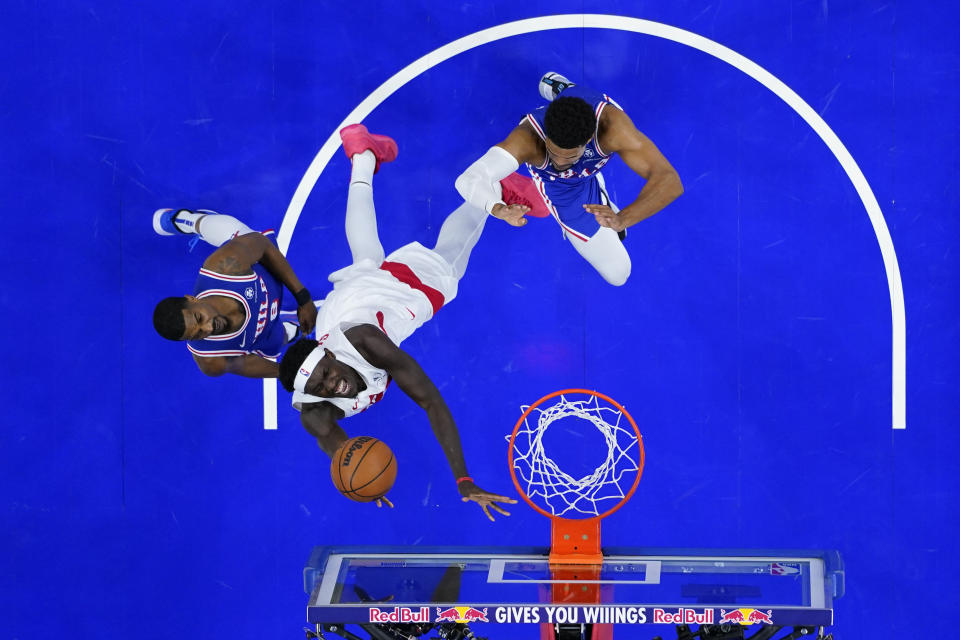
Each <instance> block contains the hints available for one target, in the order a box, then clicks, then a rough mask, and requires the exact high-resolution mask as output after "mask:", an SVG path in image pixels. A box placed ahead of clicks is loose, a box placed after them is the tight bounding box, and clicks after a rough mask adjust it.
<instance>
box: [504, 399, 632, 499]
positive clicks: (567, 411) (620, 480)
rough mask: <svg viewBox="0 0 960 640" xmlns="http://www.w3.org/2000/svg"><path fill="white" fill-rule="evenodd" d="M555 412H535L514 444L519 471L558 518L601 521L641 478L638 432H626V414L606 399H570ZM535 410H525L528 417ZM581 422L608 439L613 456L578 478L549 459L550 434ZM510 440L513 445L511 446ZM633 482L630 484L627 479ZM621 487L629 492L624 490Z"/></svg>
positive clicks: (558, 404) (535, 495)
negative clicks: (561, 423)
mask: <svg viewBox="0 0 960 640" xmlns="http://www.w3.org/2000/svg"><path fill="white" fill-rule="evenodd" d="M558 398H559V400H558V401H557V402H555V403H554V404H553V405H552V406H549V407H540V406H537V407H534V409H533V410H532V411H530V413H529V415H527V417H526V419H525V420H524V423H523V424H522V425H520V428H519V429H518V430H517V436H516V438H515V439H514V441H513V466H514V469H515V470H516V473H517V479H518V481H519V482H520V483H521V485H522V486H523V488H524V489H525V493H526V494H527V497H529V498H530V499H531V500H533V501H535V502H539V503H541V505H542V506H543V508H544V509H546V510H547V511H549V512H550V513H551V514H553V515H555V516H564V517H577V516H578V514H579V515H580V516H583V517H595V516H599V515H600V513H602V512H603V511H605V510H606V509H608V508H610V507H612V506H613V503H612V502H610V501H613V500H618V501H619V500H622V499H623V498H624V497H626V491H628V490H629V487H630V485H631V483H632V482H633V480H634V476H633V475H632V474H634V473H638V472H639V467H638V463H639V460H640V452H639V449H640V446H639V442H638V439H637V435H636V433H635V432H634V431H633V429H632V427H630V426H629V424H628V425H627V428H624V427H621V420H623V412H622V411H620V410H619V409H617V408H615V407H613V406H604V405H601V404H600V399H599V398H598V397H597V396H595V395H589V397H588V398H587V399H582V400H577V399H574V400H570V399H568V398H567V396H566V394H563V395H560V396H558ZM528 408H529V407H528V406H524V407H521V411H526V410H527V409H528ZM568 417H576V418H580V419H581V420H585V421H587V422H588V423H590V424H592V425H593V426H594V427H595V428H596V429H597V431H599V432H600V434H601V435H602V436H603V438H604V440H605V442H606V445H607V453H606V456H605V457H604V459H603V462H601V464H600V465H599V466H598V467H597V468H596V469H595V470H594V472H593V473H591V474H587V475H584V476H581V477H579V478H575V477H573V476H572V475H570V474H569V473H566V472H565V471H563V470H562V469H561V468H560V467H559V466H558V464H557V463H556V462H555V461H554V460H553V459H551V458H550V456H549V455H547V451H546V449H545V447H544V442H543V438H544V434H545V433H546V431H547V429H548V428H549V427H550V425H551V424H553V423H555V422H556V421H557V420H561V419H563V418H568ZM509 439H510V438H509V436H508V437H507V440H508V441H509ZM625 476H627V478H625ZM621 484H622V485H623V486H621Z"/></svg>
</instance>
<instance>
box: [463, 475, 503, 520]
mask: <svg viewBox="0 0 960 640" xmlns="http://www.w3.org/2000/svg"><path fill="white" fill-rule="evenodd" d="M459 489H460V495H461V496H463V498H461V499H462V500H463V501H464V502H470V501H471V500H472V501H473V502H476V503H477V504H479V505H480V508H481V509H483V513H484V514H485V515H486V516H487V518H489V519H490V521H491V522H493V514H492V513H490V510H491V509H493V510H494V511H496V512H497V513H499V514H500V515H503V516H509V515H510V512H509V511H507V510H506V509H504V508H503V507H501V506H500V505H499V504H497V503H498V502H502V503H504V504H517V501H516V500H514V499H513V498H508V497H507V496H498V495H497V494H495V493H488V492H486V491H484V490H483V489H481V488H480V487H478V486H477V485H475V484H473V482H471V481H469V480H467V481H464V482H461V483H460V485H459Z"/></svg>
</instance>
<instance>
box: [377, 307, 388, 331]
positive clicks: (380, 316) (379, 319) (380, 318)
mask: <svg viewBox="0 0 960 640" xmlns="http://www.w3.org/2000/svg"><path fill="white" fill-rule="evenodd" d="M384 319H385V318H384V315H383V311H377V324H379V325H380V331H383V332H384V333H386V332H387V330H386V329H384V328H383V321H384Z"/></svg>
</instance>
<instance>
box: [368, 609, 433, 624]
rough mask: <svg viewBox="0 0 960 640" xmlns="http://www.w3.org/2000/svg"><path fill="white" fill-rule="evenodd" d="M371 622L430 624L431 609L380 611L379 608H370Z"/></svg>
mask: <svg viewBox="0 0 960 640" xmlns="http://www.w3.org/2000/svg"><path fill="white" fill-rule="evenodd" d="M370 622H376V623H378V624H384V623H388V622H393V623H397V622H422V623H425V624H428V623H429V622H430V607H420V608H419V609H412V608H410V607H394V608H393V609H392V610H391V609H380V608H379V607H370Z"/></svg>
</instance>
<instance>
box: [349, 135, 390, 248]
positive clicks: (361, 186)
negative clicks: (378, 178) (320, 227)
mask: <svg viewBox="0 0 960 640" xmlns="http://www.w3.org/2000/svg"><path fill="white" fill-rule="evenodd" d="M350 162H351V163H352V164H353V169H351V171H350V188H349V190H348V191H347V218H346V221H345V223H344V229H345V231H346V233H347V244H348V245H350V255H352V256H353V262H354V263H357V262H360V261H361V260H365V259H369V260H373V261H374V262H375V263H377V264H380V263H381V262H383V256H384V253H383V245H381V244H380V236H379V234H378V233H377V213H376V209H375V208H374V206H373V185H372V182H373V169H374V167H375V166H376V165H377V159H376V158H375V157H374V155H373V152H372V151H369V150H368V151H363V152H361V153H357V154H354V155H353V157H351V158H350Z"/></svg>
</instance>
